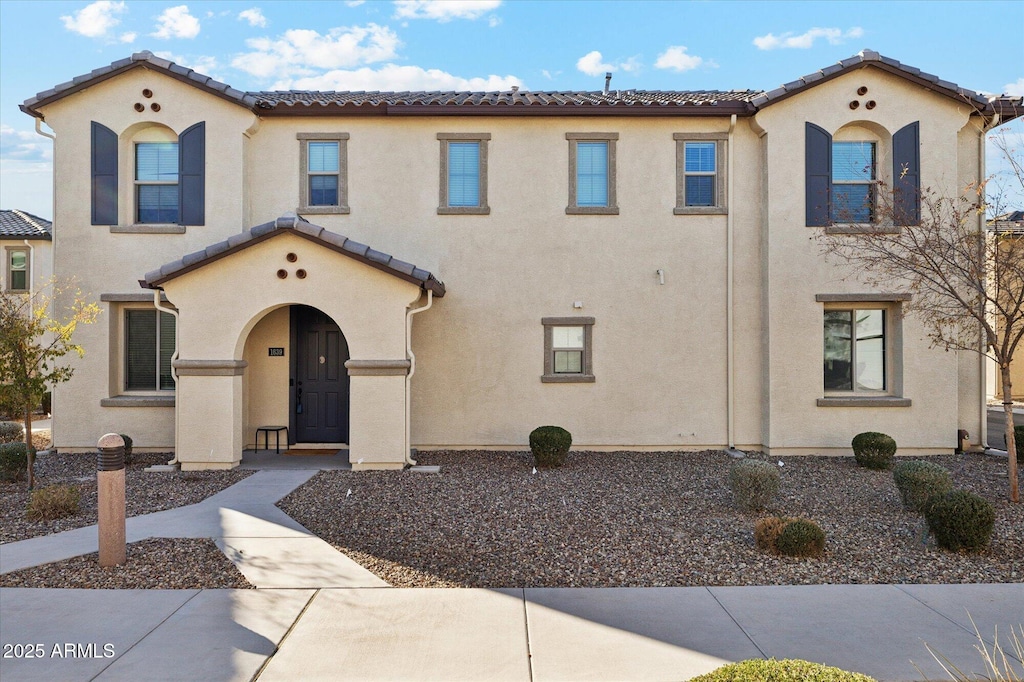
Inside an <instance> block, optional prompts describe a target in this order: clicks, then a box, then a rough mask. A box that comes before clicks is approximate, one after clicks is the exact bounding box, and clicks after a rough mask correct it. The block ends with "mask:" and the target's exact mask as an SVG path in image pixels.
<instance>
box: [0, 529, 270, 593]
mask: <svg viewBox="0 0 1024 682" xmlns="http://www.w3.org/2000/svg"><path fill="white" fill-rule="evenodd" d="M0 587H57V588H79V589H82V588H86V589H103V590H108V589H121V590H127V589H133V590H137V589H153V590H186V589H202V588H207V589H209V588H234V589H253V585H252V584H251V583H249V581H248V580H246V579H245V577H244V576H243V575H242V574H241V573H239V572H238V569H237V568H235V566H234V564H232V563H231V561H229V560H228V558H227V557H226V556H224V553H223V552H221V551H220V550H219V549H217V545H215V544H214V543H213V540H210V539H209V538H199V539H193V538H150V539H148V540H142V541H140V542H133V543H131V544H129V545H128V561H127V562H126V563H125V564H124V565H122V566H111V567H109V568H100V565H99V554H98V553H97V552H93V553H92V554H86V555H84V556H80V557H75V558H73V559H67V560H65V561H56V562H54V563H52V564H45V565H43V566H35V567H33V568H26V569H24V570H21V571H12V572H11V573H6V574H4V575H0Z"/></svg>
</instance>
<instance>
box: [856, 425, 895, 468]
mask: <svg viewBox="0 0 1024 682" xmlns="http://www.w3.org/2000/svg"><path fill="white" fill-rule="evenodd" d="M852 445H853V456H854V458H855V459H856V460H857V464H859V465H860V466H862V467H865V468H867V469H888V468H889V467H891V466H892V458H893V455H895V454H896V441H895V440H893V439H892V437H891V436H887V435H885V434H884V433H878V432H877V431H865V432H864V433H858V434H857V435H856V436H854V437H853V444H852Z"/></svg>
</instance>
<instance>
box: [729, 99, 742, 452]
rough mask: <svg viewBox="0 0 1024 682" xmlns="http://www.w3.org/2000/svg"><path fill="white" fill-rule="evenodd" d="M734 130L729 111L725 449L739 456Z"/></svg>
mask: <svg viewBox="0 0 1024 682" xmlns="http://www.w3.org/2000/svg"><path fill="white" fill-rule="evenodd" d="M735 130H736V114H733V115H732V117H731V118H730V119H729V137H728V140H727V141H726V146H725V151H726V155H727V158H726V165H725V167H726V169H727V172H728V176H727V177H728V179H727V180H726V184H727V188H726V201H727V202H729V203H730V204H732V206H730V207H729V208H728V210H727V211H726V214H725V252H726V255H725V258H726V265H725V278H726V281H725V298H726V303H725V306H726V314H725V337H726V339H725V345H726V348H727V349H728V350H727V359H726V384H727V386H726V401H727V403H728V410H727V411H728V416H727V421H728V426H727V428H728V437H729V447H728V448H727V449H726V452H728V453H729V454H730V455H731V456H733V457H742V456H743V453H741V452H740V451H739V450H737V449H736V347H735V340H734V333H733V308H734V302H733V295H734V292H733V277H734V261H735V258H734V250H735V240H734V236H735V235H734V230H735V226H734V225H733V207H734V206H736V201H735V198H734V195H733V182H734V176H735V175H736V172H735V167H734V166H733V163H732V159H733V151H732V148H733V143H732V140H733V132H734V131H735Z"/></svg>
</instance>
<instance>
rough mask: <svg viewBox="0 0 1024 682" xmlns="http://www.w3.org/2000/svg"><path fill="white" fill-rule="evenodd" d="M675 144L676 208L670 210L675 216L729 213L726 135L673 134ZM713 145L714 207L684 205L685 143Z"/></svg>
mask: <svg viewBox="0 0 1024 682" xmlns="http://www.w3.org/2000/svg"><path fill="white" fill-rule="evenodd" d="M672 139H673V140H675V142H676V206H675V208H674V209H672V213H673V214H675V215H725V214H726V213H728V212H729V196H728V186H729V185H728V173H729V169H728V168H727V167H726V160H727V159H728V155H727V150H726V145H727V144H729V142H728V140H729V134H728V133H673V134H672ZM687 142H714V143H715V205H714V206H687V205H686V143H687Z"/></svg>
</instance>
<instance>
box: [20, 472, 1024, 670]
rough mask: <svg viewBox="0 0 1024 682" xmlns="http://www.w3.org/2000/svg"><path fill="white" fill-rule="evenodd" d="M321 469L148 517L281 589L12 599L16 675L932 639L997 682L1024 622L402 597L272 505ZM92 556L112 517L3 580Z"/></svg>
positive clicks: (593, 665) (880, 656)
mask: <svg viewBox="0 0 1024 682" xmlns="http://www.w3.org/2000/svg"><path fill="white" fill-rule="evenodd" d="M313 473H314V472H313V471H261V472H259V473H257V474H255V475H253V476H251V477H250V478H248V479H246V480H244V481H242V482H240V483H237V484H235V485H234V486H232V487H231V488H228V489H226V490H224V491H222V492H221V493H218V494H217V495H215V496H213V497H210V498H208V499H207V500H205V501H204V502H201V503H199V504H196V505H191V506H190V507H183V508H180V509H174V510H169V511H166V512H159V513H156V514H150V515H147V516H142V517H136V518H134V519H130V520H129V527H128V536H129V540H136V539H142V538H145V537H213V538H216V540H217V543H218V545H219V546H220V547H221V548H222V549H223V550H224V551H225V553H227V555H228V556H229V557H230V558H231V559H232V560H233V561H234V562H235V563H236V565H238V567H239V569H240V570H241V571H242V573H243V574H244V575H245V576H246V577H247V578H248V579H249V580H250V581H251V582H252V583H253V584H255V585H257V586H258V587H260V588H273V589H257V590H43V589H13V588H3V589H0V643H2V645H3V650H2V653H0V678H2V679H3V680H4V682H9V681H17V680H69V681H74V680H83V681H85V680H101V681H106V680H204V681H205V680H210V681H221V680H224V681H227V680H253V679H258V680H261V681H272V680H296V679H302V680H446V681H447V680H482V679H487V680H522V681H524V682H525V681H531V682H533V681H547V680H685V679H688V678H690V677H692V676H694V675H698V674H701V673H704V672H708V671H711V670H713V669H715V668H717V667H719V666H720V665H723V664H725V663H728V662H732V661H739V660H744V659H748V658H762V657H764V658H767V657H776V658H803V659H807V660H811V661H818V662H823V663H827V664H829V665H835V666H839V667H841V668H845V669H848V670H856V671H859V672H863V673H867V674H869V675H872V676H873V677H875V678H877V679H879V680H922V679H932V680H939V679H947V677H946V676H945V675H944V674H943V672H942V669H941V668H940V667H939V665H938V664H937V663H935V661H934V660H933V659H932V657H931V655H930V654H929V653H928V649H927V648H926V646H925V644H926V643H927V644H928V645H930V646H931V647H932V648H933V649H934V650H935V651H936V652H939V653H941V654H942V655H943V656H945V657H946V658H947V659H948V660H950V661H951V662H953V663H955V664H956V665H957V666H958V667H960V668H961V670H963V671H964V672H965V673H978V674H981V673H985V672H987V671H985V669H984V668H983V664H982V659H981V657H980V655H979V653H978V652H977V651H976V650H975V645H976V644H977V640H976V638H975V634H974V629H973V627H972V625H971V622H970V617H973V619H974V621H975V623H977V626H978V628H979V630H980V632H981V633H982V635H983V636H984V637H985V640H986V641H987V643H988V644H989V645H991V643H992V639H993V634H994V632H995V631H996V629H997V628H998V631H999V633H1000V638H1001V639H1002V640H1003V641H1004V642H1005V641H1007V638H1006V635H1008V634H1009V632H1010V628H1011V626H1012V627H1017V628H1019V627H1020V625H1021V624H1022V621H1024V585H1021V584H984V585H815V586H799V587H711V588H704V587H683V588H646V589H640V588H614V589H533V588H528V589H504V590H486V589H462V590H459V589H452V590H441V589H397V588H389V587H386V585H385V583H383V581H381V580H380V579H379V578H377V577H375V576H373V575H372V574H370V573H369V572H368V571H366V570H365V569H363V568H362V567H360V566H358V565H356V564H355V563H354V562H352V561H350V560H349V559H348V558H347V557H344V556H343V555H341V554H340V553H338V552H337V551H335V550H334V549H333V548H332V547H330V546H329V545H328V544H327V543H325V542H323V541H322V540H320V539H319V538H316V537H315V536H313V535H312V534H310V533H309V531H307V530H306V529H305V528H303V527H302V526H301V525H299V524H298V523H296V522H295V521H294V520H293V519H291V518H289V517H288V516H287V515H285V514H284V513H283V512H281V511H280V510H279V509H277V508H276V507H275V506H274V505H273V503H274V502H275V501H277V500H278V499H280V498H281V497H283V496H284V495H286V494H287V493H288V492H290V491H291V490H293V489H294V488H295V487H297V486H299V485H301V484H302V483H304V482H305V481H306V480H308V479H309V478H310V477H311V476H312V475H313ZM91 551H96V527H95V526H93V527H91V528H87V529H80V530H77V531H69V532H67V533H60V534H58V535H53V536H48V537H44V538H35V539H32V540H26V541H23V542H17V543H10V544H5V545H2V546H0V572H7V571H10V570H16V569H17V568H19V567H24V566H29V565H36V564H41V563H46V562H49V561H55V560H58V559H61V558H66V557H69V556H75V555H78V554H83V553H87V552H91ZM378 588H384V589H378ZM968 613H969V614H970V617H969V616H968ZM26 645H30V646H28V648H26ZM915 665H916V666H919V667H920V670H918V668H917V667H915ZM1019 665H1024V664H1019Z"/></svg>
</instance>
